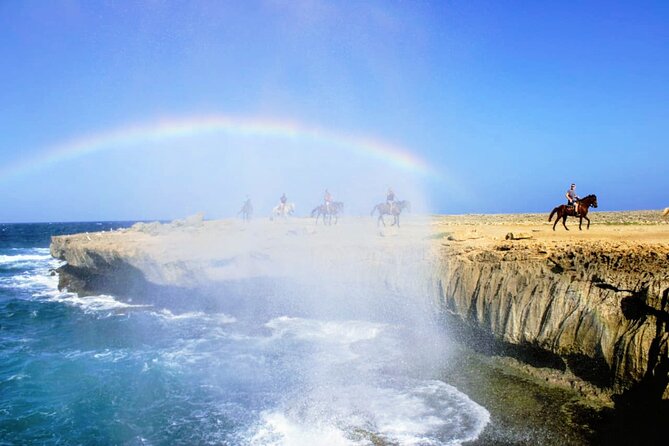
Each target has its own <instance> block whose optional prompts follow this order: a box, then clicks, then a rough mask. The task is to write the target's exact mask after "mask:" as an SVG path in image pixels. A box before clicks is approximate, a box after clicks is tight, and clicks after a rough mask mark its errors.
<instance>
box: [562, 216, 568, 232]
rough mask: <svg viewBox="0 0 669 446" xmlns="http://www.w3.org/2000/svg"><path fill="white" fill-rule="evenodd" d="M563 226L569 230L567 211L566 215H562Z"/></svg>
mask: <svg viewBox="0 0 669 446" xmlns="http://www.w3.org/2000/svg"><path fill="white" fill-rule="evenodd" d="M562 226H564V228H565V229H566V230H567V231H569V228H568V227H567V214H566V213H565V214H564V216H563V217H562Z"/></svg>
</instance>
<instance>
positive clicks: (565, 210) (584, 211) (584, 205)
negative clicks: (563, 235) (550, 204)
mask: <svg viewBox="0 0 669 446" xmlns="http://www.w3.org/2000/svg"><path fill="white" fill-rule="evenodd" d="M590 206H592V207H593V208H596V207H597V195H594V194H592V195H588V196H587V197H584V198H581V199H580V200H579V201H577V202H576V206H567V205H566V204H563V205H560V206H558V207H556V208H555V209H553V210H552V211H551V215H550V216H549V217H548V221H551V220H552V219H553V214H555V213H557V218H556V219H555V223H553V231H555V225H557V224H558V221H560V219H562V226H564V228H565V229H566V230H567V231H569V228H567V225H566V224H565V222H566V221H567V217H578V218H579V220H578V229H579V230H581V225H582V224H583V219H584V218H585V219H586V220H588V226H587V227H586V229H590V219H589V218H588V217H586V215H588V209H590Z"/></svg>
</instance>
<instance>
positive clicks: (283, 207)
mask: <svg viewBox="0 0 669 446" xmlns="http://www.w3.org/2000/svg"><path fill="white" fill-rule="evenodd" d="M287 201H288V198H287V197H286V193H285V192H284V193H283V195H281V198H279V209H280V211H281V213H282V214H283V213H284V212H285V210H286V202H287Z"/></svg>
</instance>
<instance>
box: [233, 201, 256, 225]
mask: <svg viewBox="0 0 669 446" xmlns="http://www.w3.org/2000/svg"><path fill="white" fill-rule="evenodd" d="M239 214H241V215H242V219H244V221H250V220H251V215H253V205H251V200H246V201H245V202H244V205H243V206H242V208H241V209H240V210H239V212H237V215H239Z"/></svg>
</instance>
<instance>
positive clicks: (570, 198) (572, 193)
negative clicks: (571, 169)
mask: <svg viewBox="0 0 669 446" xmlns="http://www.w3.org/2000/svg"><path fill="white" fill-rule="evenodd" d="M565 197H567V206H572V207H573V208H574V214H578V206H577V203H578V200H580V199H581V197H579V196H578V195H577V194H576V184H574V183H571V187H570V188H569V190H568V191H567V193H566V194H565Z"/></svg>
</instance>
